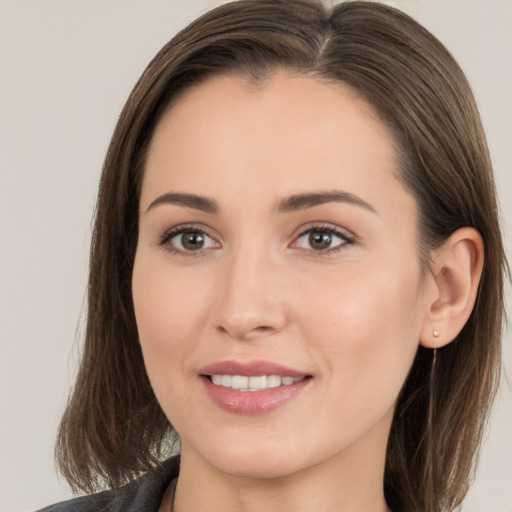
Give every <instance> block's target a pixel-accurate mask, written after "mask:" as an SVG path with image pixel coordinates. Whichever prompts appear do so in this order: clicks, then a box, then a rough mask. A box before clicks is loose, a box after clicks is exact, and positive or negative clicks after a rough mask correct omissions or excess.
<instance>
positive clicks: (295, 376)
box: [198, 360, 314, 415]
mask: <svg viewBox="0 0 512 512" xmlns="http://www.w3.org/2000/svg"><path fill="white" fill-rule="evenodd" d="M198 373H199V377H200V381H201V382H202V384H203V386H204V387H203V389H204V390H205V391H206V394H207V396H208V397H209V398H210V399H211V400H212V402H213V403H214V404H215V405H216V406H218V407H220V408H221V409H224V410H225V411H227V412H230V413H235V414H243V415H258V414H262V413H268V412H270V411H273V410H274V409H277V408H279V407H282V406H284V405H285V404H286V403H288V402H290V401H292V400H293V399H295V398H296V397H298V396H299V395H301V394H302V393H303V392H305V390H306V389H308V388H309V387H310V386H311V383H312V381H313V380H314V379H313V376H312V375H311V374H309V373H308V372H304V371H302V370H298V369H295V368H290V367H287V366H283V365H281V364H277V363H274V362H271V361H262V360H256V361H235V360H225V361H218V362H216V363H213V364H210V365H208V366H205V367H203V368H201V369H200V371H199V372H198Z"/></svg>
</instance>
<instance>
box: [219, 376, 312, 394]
mask: <svg viewBox="0 0 512 512" xmlns="http://www.w3.org/2000/svg"><path fill="white" fill-rule="evenodd" d="M304 378H305V377H290V376H280V375H255V376H247V375H226V374H225V375H220V374H216V375H210V380H211V381H212V382H213V384H215V385H216V386H222V387H224V388H229V389H234V390H237V391H261V390H264V389H272V388H278V387H280V386H291V385H292V384H295V383H297V382H300V381H301V380H303V379H304Z"/></svg>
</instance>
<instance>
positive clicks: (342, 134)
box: [141, 72, 412, 208]
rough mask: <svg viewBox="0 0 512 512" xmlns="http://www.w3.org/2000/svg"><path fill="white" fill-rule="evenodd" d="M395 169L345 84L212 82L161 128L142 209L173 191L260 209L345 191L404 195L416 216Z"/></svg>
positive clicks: (386, 139) (288, 78)
mask: <svg viewBox="0 0 512 512" xmlns="http://www.w3.org/2000/svg"><path fill="white" fill-rule="evenodd" d="M397 162H398V158H397V152H396V148H395V144H394V142H393V138H392V136H391V134H390V132H389V130H388V129H387V127H386V125H385V124H384V123H383V122H382V121H381V120H380V119H379V117H378V115H377V113H376V112H375V110H374V109H373V108H372V107H371V106H370V105H369V104H368V103H367V102H365V101H364V100H362V99H361V98H360V97H358V96H357V94H356V93H355V92H354V91H352V90H351V89H350V88H348V87H345V86H343V85H342V84H333V83H330V82H326V81H324V80H320V79H317V78H313V77H309V76H297V75H290V74H286V73H284V72H283V73H277V74H276V75H274V76H272V77H270V78H269V79H267V80H266V81H265V82H263V83H260V84H258V85H254V84H251V83H249V82H248V81H247V80H245V79H244V78H241V77H235V76H223V77H215V78H212V79H209V80H207V81H205V82H204V83H202V84H200V85H198V86H196V87H193V88H191V89H190V90H188V91H187V92H185V93H184V94H183V96H181V97H180V98H179V99H178V101H177V102H176V103H175V104H174V105H173V106H172V107H171V108H170V109H169V110H168V112H167V113H166V114H165V115H164V117H163V118H162V120H161V121H160V123H159V125H158V126H157V128H156V130H155V133H154V135H153V139H152V142H151V145H150V151H149V153H148V159H147V165H146V170H145V177H144V180H143V188H142V197H141V203H142V207H143V208H144V204H149V202H150V201H151V200H152V196H154V195H155V194H157V193H164V192H167V191H168V190H167V189H169V190H177V191H186V192H192V193H198V194H201V195H210V194H211V193H215V194H216V195H217V196H218V198H219V200H221V201H222V199H223V198H226V200H227V199H230V200H231V201H232V200H233V197H232V196H233V195H234V194H236V197H237V198H240V197H242V198H245V199H246V200H247V201H249V199H250V197H251V196H253V195H259V196H260V202H261V198H262V197H264V198H265V199H268V200H269V201H271V200H277V196H286V195H292V194H297V193H302V192H304V191H308V190H313V189H314V190H324V189H332V188H337V189H339V188H343V189H344V190H347V191H348V192H351V193H355V194H357V195H364V196H366V197H367V198H368V199H369V200H374V201H377V203H379V202H382V200H383V199H384V197H383V194H385V193H388V194H390V193H395V192H399V193H400V194H401V197H400V198H398V199H400V200H406V201H405V202H408V203H409V204H408V205H407V206H408V207H410V206H411V205H410V203H411V201H412V198H411V197H410V196H409V194H408V193H407V192H406V191H405V189H404V188H403V187H402V185H401V184H400V183H399V181H398V180H397V179H396V176H397V175H398V174H399V171H398V164H397ZM400 194H399V195H400ZM230 196H231V197H230ZM372 196H374V197H372ZM378 196H380V197H378ZM153 199H154V197H153ZM396 199H397V198H395V200H396ZM247 204H248V203H246V206H247Z"/></svg>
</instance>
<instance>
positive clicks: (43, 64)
mask: <svg viewBox="0 0 512 512" xmlns="http://www.w3.org/2000/svg"><path fill="white" fill-rule="evenodd" d="M219 3H221V2H219V1H214V0H179V1H173V0H167V1H163V0H10V1H9V0H3V1H2V0H0V64H1V65H0V173H1V174H0V178H1V180H0V243H1V250H0V350H1V354H0V397H1V402H0V443H1V444H0V511H5V512H7V511H9V512H21V511H29V510H34V509H36V508H38V507H41V506H43V505H45V504H49V503H51V502H54V501H57V500H61V499H65V498H67V497H69V491H68V490H67V487H66V485H65V484H64V483H62V482H59V481H58V479H57V477H56V475H55V472H54V467H53V443H54V439H55V432H56V428H57V424H58V420H59V417H60V414H61V413H62V410H63V407H64V404H65V401H66V397H67V394H68V391H69V388H70V385H71V382H72V380H73V375H74V371H75V365H76V361H77V353H78V344H77V343H76V342H75V341H74V340H75V338H77V339H80V334H81V326H82V322H81V321H79V317H80V316H81V314H82V316H83V297H84V290H85V283H86V271H87V261H88V245H89V239H90V222H91V217H92V211H93V207H94V203H95V196H96V188H97V184H98V178H99V172H100V169H101V165H102V160H103V157H104V154H105V151H106V148H107V145H108V141H109V138H110V135H111V132H112V130H113V127H114V124H115V122H116V119H117V116H118V114H119V112H120V110H121V108H122V105H123V103H124V101H125V99H126V97H127V95H128V93H129V91H130V89H131V87H132V86H133V84H134V82H135V80H136V79H137V78H138V76H139V75H140V73H141V72H142V71H143V69H144V67H145V66H146V64H147V63H148V62H149V60H150V58H151V57H152V56H153V55H154V54H155V53H156V52H157V50H159V49H160V47H161V46H162V45H163V44H164V43H165V42H167V40H168V39H170V37H171V36H172V35H173V34H174V33H176V31H177V30H178V29H180V28H182V27H183V26H184V25H185V24H186V23H188V22H189V21H192V20H193V19H194V18H195V17H196V16H197V15H198V14H200V13H202V12H204V11H205V10H207V9H208V8H209V7H212V6H214V5H217V4H219ZM387 3H391V4H392V5H395V6H397V7H400V8H402V9H403V10H405V11H406V12H409V13H410V14H412V15H413V16H414V17H415V18H416V19H418V20H419V21H420V22H422V23H423V24H424V25H426V27H427V28H429V29H430V30H431V31H432V32H433V33H434V34H436V35H437V36H438V37H439V38H440V39H441V40H442V41H443V42H444V43H445V44H446V46H447V47H448V48H449V49H450V50H451V51H452V53H453V54H454V55H455V57H456V58H457V59H458V61H459V62H460V64H461V65H462V67H463V69H464V70H465V71H466V73H467V75H468V77H469V80H470V82H471V84H472V85H473V88H474V91H475V95H476V97H477V101H478V104H479V106H480V109H481V113H482V117H483V121H484V125H485V127H486V129H487V135H488V140H489V145H490V149H491V154H492V157H493V161H494V164H495V170H496V175H497V183H498V189H499V194H500V197H501V207H502V216H503V220H504V224H505V227H506V242H507V247H508V254H509V258H511V255H512V251H511V237H512V231H511V227H512V207H511V206H512V205H511V196H512V194H511V192H512V172H511V167H510V164H511V161H512V158H511V156H512V155H511V147H512V98H511V94H512V93H511V91H512V65H511V62H512V60H511V57H512V0H487V1H481V0H478V1H477V0H397V1H395V2H387ZM509 295H510V294H509ZM76 332H78V336H76ZM504 345H505V346H504V355H505V364H506V367H507V370H506V371H507V374H508V380H507V379H504V380H503V383H502V388H501V391H500V395H499V400H498V403H497V405H496V408H495V413H494V415H493V420H492V423H491V428H490V430H489V437H488V439H487V442H486V444H485V449H484V452H483V456H482V463H481V466H480V471H479V473H478V476H477V480H476V483H475V485H474V487H473V489H472V491H471V494H470V497H469V498H468V500H467V502H466V505H465V506H464V508H463V511H464V512H511V511H512V392H511V384H510V378H511V375H512V372H511V369H512V348H511V339H510V334H509V335H508V337H507V338H506V339H505V344H504Z"/></svg>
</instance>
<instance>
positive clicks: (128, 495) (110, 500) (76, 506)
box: [38, 457, 180, 512]
mask: <svg viewBox="0 0 512 512" xmlns="http://www.w3.org/2000/svg"><path fill="white" fill-rule="evenodd" d="M179 464H180V461H179V457H173V458H171V459H168V460H166V461H165V462H162V464H161V465H160V466H158V467H157V468H155V469H153V470H151V471H148V472H147V473H144V474H143V475H142V476H141V477H140V478H138V479H137V480H133V481H132V482H129V483H128V484H126V485H124V486H123V487H119V489H113V490H110V491H102V492H99V493H96V494H91V495H89V496H80V497H78V498H73V499H71V500H68V501H62V502H61V503H56V504H55V505H50V506H49V507H45V508H43V509H41V510H39V511H38V512H157V511H158V509H159V507H160V505H161V504H162V500H163V499H164V495H165V491H166V490H167V488H168V487H169V484H170V483H171V482H172V480H173V479H174V478H176V477H177V476H178V472H179Z"/></svg>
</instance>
